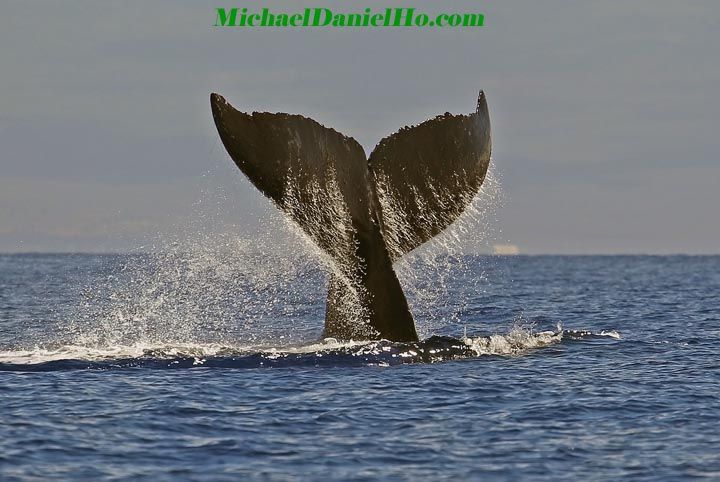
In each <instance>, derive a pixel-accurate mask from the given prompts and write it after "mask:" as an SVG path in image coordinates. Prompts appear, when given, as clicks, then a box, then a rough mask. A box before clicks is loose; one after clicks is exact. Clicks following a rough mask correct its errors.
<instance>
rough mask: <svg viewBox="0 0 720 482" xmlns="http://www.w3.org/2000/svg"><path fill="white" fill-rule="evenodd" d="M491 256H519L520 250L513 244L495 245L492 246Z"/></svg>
mask: <svg viewBox="0 0 720 482" xmlns="http://www.w3.org/2000/svg"><path fill="white" fill-rule="evenodd" d="M493 254H495V255H499V256H515V255H517V254H520V248H518V247H517V246H516V245H514V244H496V245H494V246H493Z"/></svg>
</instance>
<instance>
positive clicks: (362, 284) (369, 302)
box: [210, 91, 491, 341]
mask: <svg viewBox="0 0 720 482" xmlns="http://www.w3.org/2000/svg"><path fill="white" fill-rule="evenodd" d="M210 104H211V107H212V113H213V119H214V120H215V125H216V127H217V130H218V133H219V134H220V139H221V140H222V142H223V144H224V146H225V149H226V150H227V152H228V154H230V157H231V158H232V159H233V161H235V164H237V166H238V167H239V168H240V170H241V171H242V172H243V173H244V174H245V175H246V176H247V177H248V179H250V181H251V182H252V183H253V184H254V185H255V187H257V188H258V189H259V190H260V191H261V192H262V193H263V194H265V195H266V196H267V197H269V198H270V199H271V200H272V201H273V202H274V203H275V205H277V206H278V207H279V208H280V209H282V210H283V211H284V212H285V213H287V214H288V215H289V216H290V217H291V218H292V219H293V220H294V221H295V222H296V223H297V224H298V225H299V226H300V227H301V228H302V229H303V231H304V232H305V233H306V234H307V235H308V236H309V237H310V238H311V239H312V240H313V241H314V242H315V243H316V244H317V245H318V246H319V247H320V248H321V249H322V250H323V251H324V252H325V253H327V254H328V255H329V256H330V258H331V259H332V264H333V268H334V269H333V270H332V272H331V274H330V280H329V286H328V297H327V305H326V312H325V332H324V335H325V336H332V337H335V338H341V339H349V338H356V339H357V338H386V339H388V340H393V341H415V340H417V338H418V337H417V332H416V331H415V323H414V322H413V318H412V315H411V313H410V309H409V307H408V303H407V299H406V298H405V294H404V293H403V290H402V287H401V286H400V282H399V281H398V279H397V276H396V275H395V271H394V270H393V266H392V265H393V262H394V261H395V260H397V259H399V258H400V257H401V256H402V255H404V254H405V253H408V252H409V251H411V250H413V249H415V248H416V247H418V246H420V245H421V244H423V243H425V242H426V241H428V240H429V239H431V238H432V237H433V236H435V235H437V234H438V233H440V232H441V231H442V230H443V229H445V228H446V227H447V226H449V225H450V224H451V223H452V222H453V221H455V219H457V217H458V216H459V215H460V214H461V213H462V212H463V211H464V210H465V208H466V207H467V205H468V204H469V203H470V202H471V201H472V199H473V197H474V196H475V194H477V192H478V190H479V189H480V186H481V185H482V182H483V180H484V179H485V173H486V172H487V168H488V164H489V162H490V148H491V140H490V118H489V115H488V108H487V103H486V101H485V95H484V93H483V92H482V91H481V92H480V95H479V97H478V101H477V108H476V110H475V112H473V113H472V114H468V115H453V114H450V113H445V114H443V115H440V116H437V117H435V118H434V119H431V120H428V121H425V122H423V123H422V124H419V125H417V126H413V127H404V128H402V129H400V131H398V132H396V133H395V134H393V135H391V136H389V137H386V138H385V139H383V140H381V141H380V143H379V144H378V145H377V146H376V147H375V149H374V150H373V152H372V153H371V154H370V156H369V158H368V157H366V156H365V152H364V151H363V148H362V147H361V146H360V144H358V142H357V141H356V140H355V139H353V138H352V137H347V136H344V135H342V134H340V133H339V132H337V131H335V130H333V129H330V128H327V127H324V126H322V125H321V124H319V123H318V122H316V121H314V120H312V119H309V118H307V117H303V116H300V115H292V114H284V113H278V114H270V113H266V112H260V113H259V112H253V113H252V114H246V113H244V112H240V111H238V110H236V109H235V108H234V107H232V106H231V105H230V104H229V103H228V102H227V101H226V100H225V99H224V98H223V97H222V96H220V95H218V94H211V95H210Z"/></svg>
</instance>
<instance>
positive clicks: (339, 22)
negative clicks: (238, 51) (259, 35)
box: [214, 7, 485, 28]
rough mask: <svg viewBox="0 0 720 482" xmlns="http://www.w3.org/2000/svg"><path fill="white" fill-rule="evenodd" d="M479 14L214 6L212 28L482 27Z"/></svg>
mask: <svg viewBox="0 0 720 482" xmlns="http://www.w3.org/2000/svg"><path fill="white" fill-rule="evenodd" d="M484 24H485V16H484V15H483V14H482V13H436V14H428V13H424V12H419V11H417V10H416V9H415V8H385V9H381V10H373V9H371V8H366V9H365V10H363V11H361V12H350V13H348V12H343V13H338V12H334V11H332V10H331V9H329V8H305V9H303V10H302V11H297V12H294V13H283V12H272V11H270V9H269V8H262V9H260V11H254V12H248V9H247V8H240V7H237V8H216V9H215V24H214V26H215V27H246V28H247V27H436V28H443V27H455V28H457V27H482V26H483V25H484Z"/></svg>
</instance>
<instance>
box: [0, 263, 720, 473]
mask: <svg viewBox="0 0 720 482" xmlns="http://www.w3.org/2000/svg"><path fill="white" fill-rule="evenodd" d="M455 262H456V263H458V260H455ZM459 263H460V264H461V265H462V269H460V268H458V269H452V268H451V269H450V271H447V272H446V274H448V273H449V276H445V277H443V278H442V290H439V291H438V290H436V291H437V292H439V293H440V296H435V297H432V296H430V297H429V298H428V296H427V294H428V293H430V294H432V293H433V290H432V289H431V288H432V286H430V287H428V286H423V283H426V284H428V283H429V284H432V283H433V282H434V281H432V280H430V281H428V280H427V279H425V278H424V277H423V276H419V277H417V278H416V279H412V280H408V283H409V282H411V281H412V282H413V283H414V284H415V286H416V289H415V290H408V291H409V293H410V298H411V304H412V305H413V309H414V311H415V313H416V316H417V318H418V325H419V329H420V331H421V332H422V333H423V338H424V340H425V341H423V342H421V343H419V344H407V345H402V344H391V343H387V342H379V343H370V344H368V343H346V344H341V343H337V342H333V341H327V342H322V343H311V341H312V340H314V339H317V337H318V336H319V333H320V330H321V328H322V321H321V320H322V313H323V302H324V288H323V278H322V276H321V275H320V273H319V272H318V271H317V269H315V268H312V267H308V266H303V265H301V266H294V267H293V269H290V270H288V269H287V268H283V269H281V270H280V271H277V272H275V271H273V269H272V268H270V267H264V266H262V265H261V263H260V262H259V261H258V262H255V263H252V266H254V267H256V268H257V266H260V268H258V269H259V272H262V275H258V272H255V273H254V274H253V273H250V271H252V270H251V268H250V267H249V266H250V265H248V264H242V263H240V264H234V263H232V262H225V261H222V260H221V261H220V262H218V261H217V260H210V261H208V260H207V259H204V260H202V262H200V261H198V259H195V260H194V261H188V260H187V259H184V260H180V261H178V260H174V261H169V260H167V259H166V260H163V261H161V262H160V261H151V260H143V259H142V258H137V257H135V258H131V257H127V256H89V255H14V256H0V480H3V481H11V480H26V479H29V480H47V479H51V478H57V479H66V480H98V479H113V480H243V479H261V480H285V479H296V478H300V479H308V480H417V479H422V478H424V479H426V480H472V479H475V480H518V479H523V480H573V481H574V480H618V479H624V480H688V479H693V478H707V479H711V480H712V479H714V480H720V359H719V357H718V353H720V298H719V297H718V294H719V293H720V257H684V256H678V257H639V256H638V257H635V256H621V257H552V256H547V257H544V256H543V257H515V258H495V259H493V258H481V257H478V258H470V257H467V258H463V259H461V260H460V261H459ZM128 265H131V266H133V268H132V269H128V268H127V266H128ZM158 273H160V274H158ZM173 273H174V274H173ZM433 279H434V278H433ZM199 280H203V281H202V282H201V281H199ZM478 280H481V281H478ZM438 283H440V282H439V281H438ZM436 294H437V293H436ZM428 299H430V300H431V302H428V301H427V300H428ZM559 323H561V324H562V327H561V328H559V327H558V324H559ZM465 329H466V330H467V336H468V337H470V338H464V337H463V332H464V330H465ZM432 336H435V337H432ZM431 337H432V338H431Z"/></svg>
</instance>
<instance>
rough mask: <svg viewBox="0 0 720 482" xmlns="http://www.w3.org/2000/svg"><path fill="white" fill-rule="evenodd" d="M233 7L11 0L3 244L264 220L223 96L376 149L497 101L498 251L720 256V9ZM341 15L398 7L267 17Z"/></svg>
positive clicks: (2, 104) (3, 38)
mask: <svg viewBox="0 0 720 482" xmlns="http://www.w3.org/2000/svg"><path fill="white" fill-rule="evenodd" d="M222 3H223V2H220V3H218V2H209V3H208V2H200V1H187V2H177V1H172V2H160V1H157V2H146V1H137V2H130V1H125V2H95V1H84V2H80V1H78V2H73V1H65V2H44V1H42V2H41V1H29V0H23V1H10V2H3V4H2V6H0V69H1V74H0V251H38V250H39V251H78V250H88V251H113V250H125V249H132V248H136V247H137V246H139V243H142V242H144V241H143V240H146V239H148V238H152V237H153V236H154V235H155V233H158V232H165V231H168V230H172V229H175V228H174V226H178V225H182V224H183V223H184V222H191V223H192V222H194V221H195V220H194V219H193V218H197V217H201V218H207V217H208V216H210V217H212V219H215V217H217V218H218V219H222V222H218V228H217V229H218V230H219V231H222V229H225V228H224V226H226V224H223V223H228V224H236V225H238V226H237V227H236V228H235V229H240V230H243V229H246V230H248V231H250V230H251V229H252V227H253V226H254V225H257V224H258V223H260V222H262V220H263V219H264V216H265V213H266V212H267V211H268V209H270V207H269V204H268V202H267V201H265V200H264V199H263V198H262V197H261V196H260V194H258V193H257V192H256V191H255V190H254V189H253V188H252V187H251V185H250V184H249V183H248V182H247V181H245V180H244V178H243V177H242V175H241V173H240V172H239V171H238V170H237V168H236V167H235V166H234V165H233V163H232V162H231V161H230V159H229V158H228V157H227V155H226V154H225V152H224V150H223V149H222V145H221V144H220V142H219V140H218V138H217V135H216V133H215V131H214V126H213V123H212V118H211V114H210V109H209V101H208V96H209V93H210V92H211V91H217V92H220V93H222V94H223V95H225V96H226V97H227V98H228V100H230V102H232V103H233V104H234V105H235V106H236V107H238V108H240V109H243V110H265V111H285V112H293V113H302V114H304V115H307V116H310V117H313V118H315V119H316V120H318V121H320V122H321V123H323V124H325V125H328V126H332V127H334V128H336V129H337V130H339V131H341V132H343V133H345V134H348V135H351V136H353V137H355V138H356V139H358V141H359V142H360V143H361V144H362V145H363V146H364V147H365V149H366V151H368V152H369V151H370V150H372V148H373V147H374V145H375V143H376V142H377V141H378V140H380V139H381V138H382V137H384V136H386V135H388V134H390V133H391V132H393V131H395V130H397V129H398V128H399V127H401V126H403V125H405V124H410V123H418V122H420V121H422V120H424V119H426V118H429V117H432V116H434V115H435V114H438V113H442V112H445V111H450V112H455V113H465V112H470V111H472V110H473V108H474V104H475V99H476V95H477V91H478V90H479V89H480V88H482V89H484V90H485V91H486V93H487V96H488V102H489V105H490V110H491V118H492V123H493V136H494V138H493V167H492V169H493V171H494V172H495V173H496V175H497V176H498V177H499V178H500V181H501V185H502V203H503V205H502V207H499V208H498V209H497V211H496V213H495V214H494V217H495V218H496V220H494V221H493V224H494V226H495V228H496V230H497V231H498V232H499V234H498V235H497V242H509V243H514V244H517V245H519V246H520V249H521V250H522V251H523V252H528V253H618V252H620V253H720V222H719V217H720V216H718V210H719V208H720V162H719V159H718V154H719V153H720V95H719V94H718V90H720V61H719V60H718V58H720V57H719V54H718V48H719V46H720V2H717V1H716V0H708V1H701V0H693V1H692V2H677V1H660V0H644V1H640V0H633V1H628V0H618V1H610V0H607V1H593V2H578V1H570V0H568V1H545V2H538V1H530V0H528V1H510V0H503V1H490V2H478V1H469V2H449V1H448V2H419V1H418V2H411V3H412V6H414V7H416V8H417V9H418V10H426V11H428V12H431V13H441V12H452V11H458V12H466V11H469V12H475V11H480V12H483V13H485V15H486V25H487V26H486V27H485V28H482V29H465V30H463V29H447V30H436V29H340V30H333V29H215V28H213V27H212V26H211V25H212V24H213V23H214V21H215V15H214V9H213V7H215V6H220V5H221V4H222ZM225 4H226V6H241V7H242V6H250V7H252V5H251V4H250V3H249V2H247V3H241V2H237V3H233V2H230V3H227V2H225ZM328 5H330V6H333V7H334V9H335V10H336V11H353V10H355V9H362V8H364V7H366V6H372V7H375V8H378V9H381V8H385V7H387V6H393V5H395V3H393V2H391V1H386V2H372V1H367V2H331V3H328V2H321V1H314V2H301V3H296V2H271V1H267V2H263V3H262V6H267V7H269V8H271V9H274V10H278V11H283V10H284V11H290V10H293V9H301V8H303V7H305V6H308V7H315V6H328ZM402 5H403V6H407V5H408V4H407V2H403V4H402ZM208 204H209V205H210V206H211V207H209V208H208V207H206V206H207V205H208ZM208 213H210V214H208Z"/></svg>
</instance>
